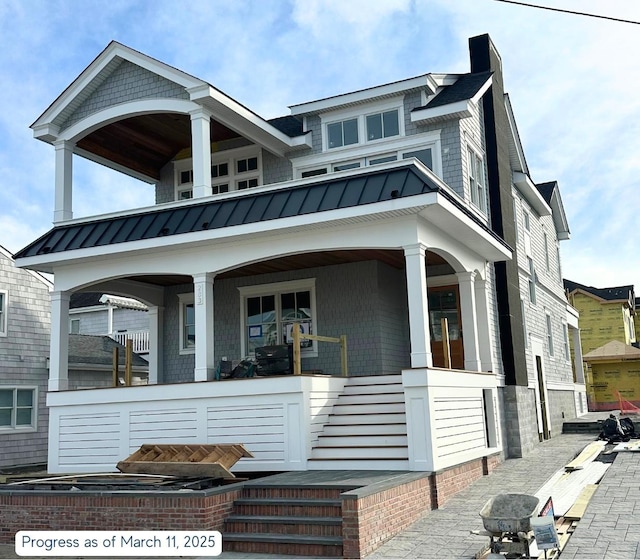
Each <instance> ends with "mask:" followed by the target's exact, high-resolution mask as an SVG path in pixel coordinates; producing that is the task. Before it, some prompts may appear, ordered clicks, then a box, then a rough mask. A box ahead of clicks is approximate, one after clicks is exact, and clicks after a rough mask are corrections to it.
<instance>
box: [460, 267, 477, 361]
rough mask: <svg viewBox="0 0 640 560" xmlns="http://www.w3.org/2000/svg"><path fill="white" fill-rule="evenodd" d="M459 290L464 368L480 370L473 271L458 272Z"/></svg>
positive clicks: (474, 274) (474, 276)
mask: <svg viewBox="0 0 640 560" xmlns="http://www.w3.org/2000/svg"><path fill="white" fill-rule="evenodd" d="M456 276H457V277H458V289H459V290H460V315H461V316H462V345H463V348H464V369H466V370H467V371H481V370H482V364H481V363H480V349H479V346H478V327H477V325H478V316H477V313H476V290H475V278H476V273H475V272H458V273H457V274H456Z"/></svg>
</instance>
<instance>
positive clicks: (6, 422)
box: [0, 387, 37, 430]
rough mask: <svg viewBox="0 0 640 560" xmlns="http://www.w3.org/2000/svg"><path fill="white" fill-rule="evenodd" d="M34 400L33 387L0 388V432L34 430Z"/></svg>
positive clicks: (34, 392)
mask: <svg viewBox="0 0 640 560" xmlns="http://www.w3.org/2000/svg"><path fill="white" fill-rule="evenodd" d="M36 398H37V391H36V389H35V388H34V387H28V388H25V387H0V430H4V429H13V430H20V429H27V428H31V429H35V427H36Z"/></svg>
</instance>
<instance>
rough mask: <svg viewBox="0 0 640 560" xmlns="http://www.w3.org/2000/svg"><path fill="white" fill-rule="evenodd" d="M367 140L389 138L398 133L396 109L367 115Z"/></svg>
mask: <svg viewBox="0 0 640 560" xmlns="http://www.w3.org/2000/svg"><path fill="white" fill-rule="evenodd" d="M366 120H367V141H370V140H379V139H380V138H389V137H390V136H398V135H399V134H400V126H399V124H398V109H394V110H393V111H385V112H384V113H375V114H373V115H367V117H366Z"/></svg>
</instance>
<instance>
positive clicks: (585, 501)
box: [564, 484, 598, 519]
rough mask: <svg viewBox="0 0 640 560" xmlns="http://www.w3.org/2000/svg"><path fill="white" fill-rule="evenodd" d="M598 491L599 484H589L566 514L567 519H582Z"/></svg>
mask: <svg viewBox="0 0 640 560" xmlns="http://www.w3.org/2000/svg"><path fill="white" fill-rule="evenodd" d="M597 489H598V485H597V484H587V485H586V486H585V487H584V488H583V489H582V492H580V495H579V496H578V499H577V500H576V501H575V502H574V504H573V505H572V506H571V507H570V508H569V511H567V513H565V514H564V517H565V519H582V516H583V515H584V512H585V511H586V509H587V506H588V505H589V501H590V500H591V498H592V497H593V495H594V494H595V491H596V490H597Z"/></svg>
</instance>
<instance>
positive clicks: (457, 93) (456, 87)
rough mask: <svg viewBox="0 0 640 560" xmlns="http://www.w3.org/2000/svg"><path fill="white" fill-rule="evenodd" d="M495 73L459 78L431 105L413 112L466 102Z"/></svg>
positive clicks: (430, 102) (467, 75) (488, 72)
mask: <svg viewBox="0 0 640 560" xmlns="http://www.w3.org/2000/svg"><path fill="white" fill-rule="evenodd" d="M492 74H493V72H491V71H487V72H478V73H475V74H464V75H462V76H460V77H459V78H458V80H457V81H456V82H455V83H454V84H452V85H450V86H447V87H445V88H443V90H442V91H441V92H440V93H438V95H436V96H435V97H434V98H433V99H432V100H431V101H429V103H427V104H426V105H425V106H424V107H416V108H415V109H413V111H422V110H423V109H433V108H434V107H441V106H443V105H449V104H451V103H457V102H458V101H465V100H466V99H471V98H472V97H473V96H474V95H475V94H476V93H478V91H479V90H480V88H481V87H482V86H483V85H484V84H485V83H486V82H487V80H488V79H489V78H490V77H491V75H492Z"/></svg>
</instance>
